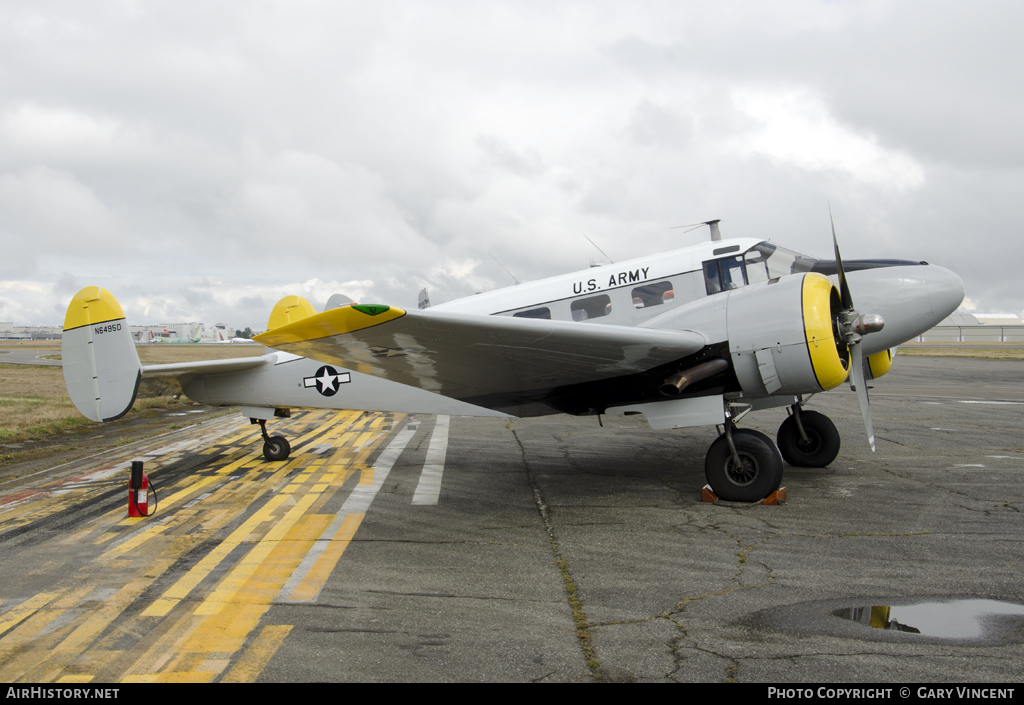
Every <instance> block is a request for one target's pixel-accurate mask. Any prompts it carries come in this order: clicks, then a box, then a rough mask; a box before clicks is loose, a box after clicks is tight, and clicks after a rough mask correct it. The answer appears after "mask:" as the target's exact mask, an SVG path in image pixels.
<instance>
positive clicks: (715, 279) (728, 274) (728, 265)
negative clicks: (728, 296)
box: [704, 256, 747, 294]
mask: <svg viewBox="0 0 1024 705" xmlns="http://www.w3.org/2000/svg"><path fill="white" fill-rule="evenodd" d="M746 283H747V278H746V274H744V271H743V257H742V256H737V257H725V258H723V259H716V260H711V261H710V262H705V263H704V284H705V286H706V287H707V291H708V293H709V294H717V293H719V292H722V291H728V290H729V289H738V288H740V287H741V286H744V285H746Z"/></svg>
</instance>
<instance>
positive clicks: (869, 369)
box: [864, 348, 896, 379]
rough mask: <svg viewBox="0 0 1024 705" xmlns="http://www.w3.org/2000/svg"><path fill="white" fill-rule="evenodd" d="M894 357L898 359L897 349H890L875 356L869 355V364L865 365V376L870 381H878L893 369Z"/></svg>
mask: <svg viewBox="0 0 1024 705" xmlns="http://www.w3.org/2000/svg"><path fill="white" fill-rule="evenodd" d="M894 357H896V348H888V349H886V350H883V351H882V352H878V353H875V354H874V355H868V359H867V363H868V364H866V365H864V376H865V377H867V378H868V379H878V378H879V377H881V376H882V375H884V374H885V373H886V372H888V371H889V370H890V369H892V359H893V358H894Z"/></svg>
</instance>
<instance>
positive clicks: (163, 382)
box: [136, 356, 266, 397]
mask: <svg viewBox="0 0 1024 705" xmlns="http://www.w3.org/2000/svg"><path fill="white" fill-rule="evenodd" d="M265 362H266V360H265V359H264V358H263V357H262V356H260V357H239V358H234V359H231V360H206V361H202V362H175V363H172V364H169V365H144V366H143V367H142V381H141V382H140V383H139V392H138V394H137V395H136V396H138V397H161V396H172V395H174V394H182V393H183V387H185V386H187V385H188V383H189V382H191V381H192V380H193V379H195V378H196V377H200V376H206V375H217V374H224V373H225V372H240V371H242V370H249V369H253V368H255V367H259V366H260V365H262V364H264V363H265Z"/></svg>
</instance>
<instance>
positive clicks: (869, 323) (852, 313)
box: [828, 206, 885, 453]
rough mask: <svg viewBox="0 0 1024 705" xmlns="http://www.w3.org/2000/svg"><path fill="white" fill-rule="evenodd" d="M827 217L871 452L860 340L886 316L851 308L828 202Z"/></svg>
mask: <svg viewBox="0 0 1024 705" xmlns="http://www.w3.org/2000/svg"><path fill="white" fill-rule="evenodd" d="M828 219H829V222H830V223H831V224H832V246H833V247H834V248H835V252H836V270H837V271H838V274H839V299H840V301H841V302H842V306H843V310H842V311H840V312H839V315H838V316H837V319H838V321H837V322H838V323H839V333H840V335H841V336H842V338H843V340H845V341H846V344H847V346H848V347H849V349H850V362H851V363H852V370H851V372H852V375H851V376H852V380H851V385H852V386H853V388H854V390H855V391H856V392H857V401H858V402H860V415H861V417H862V418H863V419H864V430H865V431H867V434H868V443H870V444H871V452H872V453H873V452H874V451H875V431H874V427H873V426H872V425H871V402H870V401H869V399H868V385H867V379H866V378H865V376H864V352H863V350H862V349H861V345H860V344H861V341H862V340H863V338H864V336H865V335H867V334H868V333H874V332H876V331H880V330H882V328H883V327H884V326H885V320H884V319H883V318H882V316H881V315H879V314H877V313H869V314H865V315H861V314H860V313H858V312H857V310H856V309H855V308H854V306H853V295H852V294H851V293H850V284H849V282H847V281H846V272H845V271H843V258H842V257H840V255H839V240H838V239H837V238H836V224H835V222H834V221H833V220H832V208H831V206H830V207H829V209H828Z"/></svg>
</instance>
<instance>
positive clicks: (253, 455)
mask: <svg viewBox="0 0 1024 705" xmlns="http://www.w3.org/2000/svg"><path fill="white" fill-rule="evenodd" d="M262 455H263V450H262V449H260V450H258V451H254V452H250V453H246V454H245V455H243V456H242V457H241V458H239V459H238V460H236V461H234V462H231V463H228V464H227V465H225V466H224V467H222V468H220V469H218V470H217V474H218V475H227V474H228V473H231V472H234V471H235V470H237V469H239V468H240V467H242V466H243V465H245V464H246V463H250V462H252V461H254V460H257V459H258V458H260V457H261V456H262Z"/></svg>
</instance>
